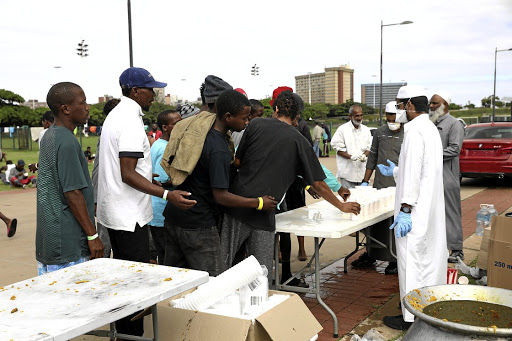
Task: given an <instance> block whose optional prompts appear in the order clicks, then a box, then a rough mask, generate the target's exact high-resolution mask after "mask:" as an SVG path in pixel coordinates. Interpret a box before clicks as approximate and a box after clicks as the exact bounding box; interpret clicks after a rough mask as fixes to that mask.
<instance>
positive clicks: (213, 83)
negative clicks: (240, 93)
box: [203, 75, 233, 113]
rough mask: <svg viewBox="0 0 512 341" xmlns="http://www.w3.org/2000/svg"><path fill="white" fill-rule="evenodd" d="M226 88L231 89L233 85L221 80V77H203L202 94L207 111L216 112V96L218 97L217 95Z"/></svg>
mask: <svg viewBox="0 0 512 341" xmlns="http://www.w3.org/2000/svg"><path fill="white" fill-rule="evenodd" d="M226 90H233V87H232V86H231V85H229V84H228V83H227V82H225V81H224V80H222V78H219V77H217V76H213V75H209V76H207V77H206V78H205V79H204V90H203V95H204V99H205V101H206V104H207V105H208V111H209V112H211V113H216V112H217V107H216V106H215V102H217V98H219V95H220V94H221V93H223V92H224V91H226Z"/></svg>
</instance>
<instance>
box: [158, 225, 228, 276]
mask: <svg viewBox="0 0 512 341" xmlns="http://www.w3.org/2000/svg"><path fill="white" fill-rule="evenodd" d="M164 228H165V230H164V235H165V258H164V265H168V266H175V267H179V268H190V269H194V270H202V271H207V272H208V273H209V274H210V276H217V275H218V274H220V273H221V272H222V269H221V258H220V236H219V231H218V229H217V226H212V227H206V228H183V227H180V226H177V225H173V224H169V223H168V222H167V221H166V222H165V223H164Z"/></svg>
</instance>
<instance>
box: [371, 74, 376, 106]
mask: <svg viewBox="0 0 512 341" xmlns="http://www.w3.org/2000/svg"><path fill="white" fill-rule="evenodd" d="M373 77H377V75H372V78H373ZM373 109H375V80H373Z"/></svg>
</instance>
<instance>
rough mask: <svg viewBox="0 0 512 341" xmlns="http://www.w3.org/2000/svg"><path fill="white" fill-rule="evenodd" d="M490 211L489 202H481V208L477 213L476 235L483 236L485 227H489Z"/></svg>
mask: <svg viewBox="0 0 512 341" xmlns="http://www.w3.org/2000/svg"><path fill="white" fill-rule="evenodd" d="M490 220H491V219H490V213H489V211H488V210H487V204H480V210H479V211H478V212H477V214H476V235H477V236H483V235H484V228H486V227H489V221H490Z"/></svg>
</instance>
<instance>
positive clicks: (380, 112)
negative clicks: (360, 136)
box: [379, 20, 412, 125]
mask: <svg viewBox="0 0 512 341" xmlns="http://www.w3.org/2000/svg"><path fill="white" fill-rule="evenodd" d="M407 24H412V21H402V22H401V23H396V24H387V25H384V24H383V22H382V20H381V21H380V89H379V97H380V98H379V122H380V123H379V124H380V125H382V31H383V28H384V26H395V25H407Z"/></svg>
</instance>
